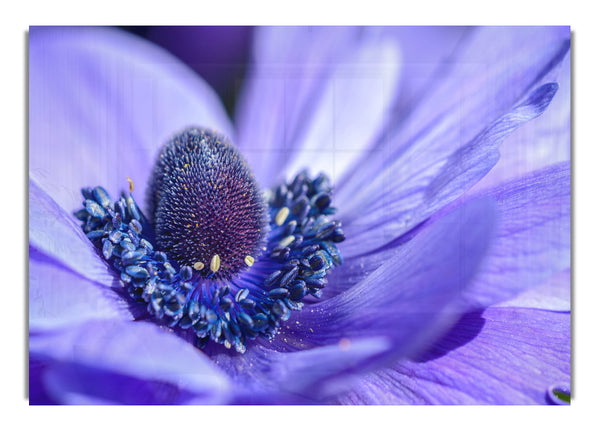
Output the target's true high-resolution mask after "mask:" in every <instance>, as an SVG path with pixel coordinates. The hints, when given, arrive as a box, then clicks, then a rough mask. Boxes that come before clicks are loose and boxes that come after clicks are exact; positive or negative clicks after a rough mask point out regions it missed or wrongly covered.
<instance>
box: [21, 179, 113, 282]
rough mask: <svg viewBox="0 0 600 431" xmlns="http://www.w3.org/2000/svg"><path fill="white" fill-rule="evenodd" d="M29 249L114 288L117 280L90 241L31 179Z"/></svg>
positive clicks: (91, 279)
mask: <svg viewBox="0 0 600 431" xmlns="http://www.w3.org/2000/svg"><path fill="white" fill-rule="evenodd" d="M29 246H30V248H31V247H33V248H34V249H35V250H37V251H38V252H40V253H43V254H45V255H46V256H48V257H49V258H51V259H52V260H54V261H55V262H56V263H57V264H58V265H62V266H64V267H66V268H68V269H69V270H70V271H72V272H74V273H76V274H79V275H80V276H81V277H83V278H85V279H87V280H88V281H90V282H93V283H98V284H101V285H104V286H108V287H110V286H113V285H114V283H115V276H114V274H113V273H112V271H110V269H109V266H108V264H107V263H106V262H105V261H104V260H103V259H102V258H101V257H100V255H99V254H98V251H97V250H96V249H95V248H94V246H93V245H92V243H91V242H90V241H89V239H88V238H87V237H86V236H85V234H84V233H83V231H82V230H81V228H80V227H79V226H78V225H77V223H76V220H75V217H73V216H71V215H69V214H68V213H66V212H65V211H64V210H63V209H62V208H61V207H59V205H58V204H57V203H56V202H55V201H54V200H53V199H52V198H51V197H50V196H49V195H48V194H46V192H45V191H43V190H42V189H41V188H40V186H39V185H38V184H37V183H36V182H35V180H33V179H31V178H30V179H29Z"/></svg>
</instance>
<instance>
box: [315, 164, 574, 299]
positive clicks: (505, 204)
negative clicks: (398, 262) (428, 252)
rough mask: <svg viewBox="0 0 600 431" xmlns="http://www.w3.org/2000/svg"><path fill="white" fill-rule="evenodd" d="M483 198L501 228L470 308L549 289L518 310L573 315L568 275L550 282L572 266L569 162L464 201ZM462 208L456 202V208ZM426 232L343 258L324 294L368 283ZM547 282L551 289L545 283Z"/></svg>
mask: <svg viewBox="0 0 600 431" xmlns="http://www.w3.org/2000/svg"><path fill="white" fill-rule="evenodd" d="M482 196H487V197H490V198H492V199H494V200H495V201H496V203H497V205H498V229H497V230H496V233H495V236H494V239H493V243H492V246H491V248H490V251H489V253H488V255H487V256H486V258H485V261H484V264H483V265H482V267H481V268H480V271H479V272H478V275H477V277H476V278H475V279H474V280H473V283H472V284H471V286H470V287H469V289H468V290H467V291H466V294H465V299H466V300H467V302H468V303H469V304H470V306H469V307H470V308H478V307H482V306H489V305H491V304H495V303H498V302H500V301H506V300H509V299H511V298H513V297H515V296H516V295H518V294H520V293H521V292H526V291H527V290H528V289H531V288H533V287H536V286H538V290H537V292H538V293H541V292H542V291H543V290H546V292H545V295H544V296H540V297H539V298H537V299H536V298H534V297H532V295H533V294H532V293H529V294H527V293H524V295H525V296H524V297H522V298H521V299H522V301H523V302H516V303H514V305H520V306H525V304H528V305H529V306H532V305H533V304H534V303H536V304H537V306H539V307H541V308H542V309H546V308H548V309H555V310H568V309H569V308H568V305H569V297H570V291H569V290H570V289H569V281H568V276H562V277H558V278H557V279H556V280H554V281H549V280H548V279H549V278H550V277H553V276H556V275H557V274H558V273H560V272H563V271H568V269H569V267H570V250H571V245H570V225H571V220H570V168H569V165H568V163H562V164H558V165H555V166H552V167H548V168H546V169H543V170H541V171H537V172H534V173H532V174H530V175H528V176H526V177H524V178H521V179H518V180H515V181H512V182H508V183H505V184H502V185H500V186H498V187H496V188H494V189H491V190H487V191H486V192H484V193H480V194H478V195H476V196H473V197H470V198H465V200H464V201H468V200H469V199H477V198H481V197H482ZM462 203H463V202H460V201H457V202H455V203H454V204H453V206H458V205H461V204H462ZM450 210H451V209H450V208H449V209H447V210H444V212H445V211H450ZM438 217H443V212H440V213H439V214H437V215H436V216H434V217H433V218H432V219H430V220H429V221H428V222H427V224H428V223H433V224H435V223H436V222H437V218H438ZM421 229H422V226H421V228H419V229H415V230H413V231H411V232H410V234H407V235H404V236H403V237H401V238H399V240H398V241H396V242H392V243H390V244H388V245H386V247H382V248H381V249H379V250H377V251H376V252H374V253H371V254H367V255H363V256H357V257H355V258H354V257H350V258H346V257H345V256H344V257H345V263H344V268H343V271H334V272H332V274H331V275H330V276H329V280H330V284H329V286H328V287H327V288H326V289H324V290H323V293H324V295H325V296H327V297H330V296H335V295H337V294H339V293H340V292H343V291H345V290H347V289H349V288H351V286H352V285H354V284H355V283H358V282H361V281H362V280H364V279H366V278H367V277H368V276H369V274H371V273H372V272H373V271H375V270H376V269H377V268H378V267H379V266H381V265H382V262H385V261H386V260H387V259H390V258H392V257H393V256H395V255H396V254H397V253H398V250H401V249H402V248H405V247H412V246H413V245H412V242H411V241H410V240H411V238H413V237H414V236H415V235H416V234H417V233H418V232H419V231H420V230H421ZM547 281H548V284H545V282H547ZM557 307H559V308H557ZM565 307H567V308H565Z"/></svg>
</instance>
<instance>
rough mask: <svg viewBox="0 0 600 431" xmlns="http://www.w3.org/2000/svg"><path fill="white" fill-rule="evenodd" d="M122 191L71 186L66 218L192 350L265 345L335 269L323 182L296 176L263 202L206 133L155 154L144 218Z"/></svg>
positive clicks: (333, 232) (334, 232)
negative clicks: (74, 193)
mask: <svg viewBox="0 0 600 431" xmlns="http://www.w3.org/2000/svg"><path fill="white" fill-rule="evenodd" d="M132 191H133V190H132V187H131V185H130V187H129V192H126V191H125V192H122V193H121V196H120V198H119V199H118V200H117V201H113V200H112V199H111V198H110V196H109V194H108V193H107V192H106V190H104V189H103V188H102V187H95V188H93V189H92V188H83V189H82V190H81V192H82V195H83V198H84V201H83V208H82V209H80V210H78V211H76V212H75V216H76V217H77V218H78V219H79V220H81V222H82V229H83V231H84V232H85V234H86V235H87V237H88V238H89V239H90V241H92V242H93V243H94V244H95V245H96V247H97V248H98V249H99V250H100V252H101V254H102V256H103V257H104V259H106V260H107V261H109V262H110V263H111V264H112V266H113V267H114V268H115V269H116V270H117V271H118V272H119V273H120V278H121V280H122V281H123V283H124V284H125V286H126V288H127V291H128V293H129V295H130V296H131V298H133V299H134V300H136V301H138V302H140V303H144V304H146V307H147V310H148V312H149V313H150V314H151V315H152V316H155V317H157V318H160V319H163V321H165V322H166V323H167V324H168V325H169V326H172V327H175V326H178V327H180V328H182V329H189V330H192V331H194V333H195V334H196V345H197V346H198V347H200V348H202V347H204V346H205V345H206V344H207V342H208V341H209V340H213V341H214V342H216V343H219V344H223V345H224V346H225V347H227V348H231V347H234V348H235V349H236V350H237V351H238V352H241V353H243V352H244V351H245V350H246V344H247V341H248V340H252V339H255V338H256V337H259V336H260V337H263V338H266V339H271V338H272V337H274V336H275V335H276V333H277V331H278V329H279V327H280V325H281V321H285V320H287V319H288V318H289V316H290V314H291V312H292V311H293V310H298V309H300V308H302V306H303V304H304V303H303V299H304V298H305V296H307V295H311V296H313V297H315V298H319V297H320V296H321V289H323V288H324V287H325V286H326V283H327V279H326V275H327V273H328V272H329V271H330V270H331V269H332V268H333V267H334V266H338V265H341V264H342V262H343V259H342V256H341V254H340V252H339V250H338V248H337V246H336V243H339V242H341V241H343V240H344V233H343V230H342V227H341V223H340V222H339V221H337V220H334V219H332V218H331V216H332V215H333V214H334V213H335V208H334V207H332V206H331V203H332V187H331V185H330V182H329V179H328V178H327V176H326V175H324V174H319V175H318V176H317V177H315V178H310V177H309V176H308V174H307V173H306V172H305V171H303V172H300V173H299V174H298V175H296V177H295V178H294V179H293V181H291V182H290V183H284V184H281V185H279V186H278V187H276V188H274V189H273V190H271V191H269V192H267V193H266V195H263V194H261V193H260V192H259V188H258V186H257V184H256V181H255V180H254V177H253V175H252V173H251V171H250V170H249V168H248V167H247V165H246V162H245V161H244V159H243V158H242V156H241V154H239V152H238V151H237V149H236V148H235V147H234V146H233V145H231V144H230V143H229V142H228V141H227V139H226V138H225V137H223V136H221V135H218V134H216V133H214V132H212V131H208V130H205V129H199V128H189V129H186V130H185V131H183V132H182V133H180V134H178V135H176V136H175V137H174V138H173V139H171V140H170V141H169V142H168V143H167V144H166V145H165V147H164V148H163V149H162V151H161V153H160V155H159V157H158V160H157V163H156V165H155V168H154V172H153V176H152V178H151V180H150V187H149V192H148V195H147V198H148V207H149V209H150V212H149V214H150V217H149V218H146V217H145V215H144V214H143V213H142V211H141V210H140V208H139V206H138V205H137V203H136V202H135V200H134V198H133V196H132ZM265 196H266V197H265ZM192 223H193V224H192ZM188 225H191V226H188Z"/></svg>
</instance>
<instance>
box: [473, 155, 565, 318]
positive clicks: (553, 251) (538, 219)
mask: <svg viewBox="0 0 600 431" xmlns="http://www.w3.org/2000/svg"><path fill="white" fill-rule="evenodd" d="M570 175H571V170H570V166H569V163H568V162H565V163H561V164H558V165H554V166H551V167H549V168H546V169H544V170H541V171H537V172H534V173H532V174H530V175H528V176H527V177H524V178H521V179H518V180H516V181H512V182H510V183H506V184H503V185H500V186H498V187H497V188H495V189H493V190H490V191H488V192H486V193H485V194H484V195H487V196H491V197H493V198H494V199H495V200H496V201H497V202H498V208H499V220H500V223H499V225H498V231H497V235H496V238H495V240H494V242H493V245H492V247H491V249H490V253H489V254H488V256H487V257H486V260H485V262H484V265H483V266H482V268H481V271H480V272H479V274H478V275H477V277H476V279H475V280H474V282H473V285H472V286H471V288H470V289H469V290H470V293H469V298H468V301H469V302H470V303H471V304H472V306H473V307H475V308H476V307H481V306H487V305H490V304H494V303H496V302H499V301H500V300H504V299H507V298H510V297H512V296H515V295H516V294H517V293H519V292H523V291H525V290H527V289H529V288H532V287H535V286H537V285H540V284H541V283H543V282H545V281H547V280H548V279H549V278H550V277H551V276H553V275H555V274H557V273H559V272H561V271H565V270H568V269H569V268H570V265H571V181H570V179H571V177H570ZM560 293H561V298H560V299H561V300H563V301H566V302H568V301H569V296H570V292H569V289H568V287H567V288H562V289H560ZM541 303H542V304H543V303H544V302H543V300H542V301H541Z"/></svg>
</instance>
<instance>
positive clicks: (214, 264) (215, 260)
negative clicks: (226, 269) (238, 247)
mask: <svg viewBox="0 0 600 431" xmlns="http://www.w3.org/2000/svg"><path fill="white" fill-rule="evenodd" d="M220 266H221V259H220V258H219V255H218V254H215V255H214V256H213V257H212V259H211V260H210V270H211V271H212V272H217V271H218V270H219V267H220Z"/></svg>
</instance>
